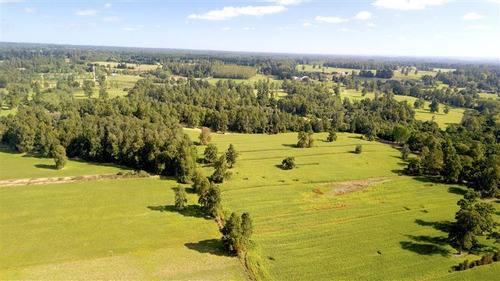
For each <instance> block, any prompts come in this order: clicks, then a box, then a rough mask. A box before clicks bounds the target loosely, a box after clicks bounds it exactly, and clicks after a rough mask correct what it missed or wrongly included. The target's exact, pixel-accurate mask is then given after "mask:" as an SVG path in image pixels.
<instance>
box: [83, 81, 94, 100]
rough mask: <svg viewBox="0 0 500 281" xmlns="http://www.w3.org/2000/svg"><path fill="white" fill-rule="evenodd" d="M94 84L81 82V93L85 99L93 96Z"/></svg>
mask: <svg viewBox="0 0 500 281" xmlns="http://www.w3.org/2000/svg"><path fill="white" fill-rule="evenodd" d="M94 86H95V85H94V82H93V81H91V80H84V81H83V92H84V93H85V96H86V97H87V98H89V99H90V98H91V97H92V96H93V95H94Z"/></svg>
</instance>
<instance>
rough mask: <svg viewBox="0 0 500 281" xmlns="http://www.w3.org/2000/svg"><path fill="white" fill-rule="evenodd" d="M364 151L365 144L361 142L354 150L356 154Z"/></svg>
mask: <svg viewBox="0 0 500 281" xmlns="http://www.w3.org/2000/svg"><path fill="white" fill-rule="evenodd" d="M362 151H363V146H362V145H361V144H358V145H356V149H355V150H354V152H355V153H356V154H361V152H362Z"/></svg>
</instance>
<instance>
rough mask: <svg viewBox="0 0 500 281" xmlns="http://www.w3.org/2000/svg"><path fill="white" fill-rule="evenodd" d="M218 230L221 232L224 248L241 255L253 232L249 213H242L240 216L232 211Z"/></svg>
mask: <svg viewBox="0 0 500 281" xmlns="http://www.w3.org/2000/svg"><path fill="white" fill-rule="evenodd" d="M220 231H221V233H222V243H223V244H224V247H225V248H226V250H227V251H229V252H230V253H232V254H235V255H238V256H241V255H242V254H243V253H244V252H245V251H246V249H247V248H248V245H249V244H250V237H251V236H252V233H253V223H252V219H251V218H250V214H248V213H243V214H242V215H241V217H240V216H238V215H237V214H236V213H232V214H231V216H230V217H229V219H228V220H227V221H226V224H225V225H224V227H223V228H222V229H221V230H220Z"/></svg>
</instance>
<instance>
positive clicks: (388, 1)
mask: <svg viewBox="0 0 500 281" xmlns="http://www.w3.org/2000/svg"><path fill="white" fill-rule="evenodd" d="M449 1H450V0H376V1H375V2H373V3H372V5H373V6H375V7H377V8H379V9H390V10H402V11H408V10H424V9H426V8H427V7H428V6H439V5H442V4H445V3H447V2H449Z"/></svg>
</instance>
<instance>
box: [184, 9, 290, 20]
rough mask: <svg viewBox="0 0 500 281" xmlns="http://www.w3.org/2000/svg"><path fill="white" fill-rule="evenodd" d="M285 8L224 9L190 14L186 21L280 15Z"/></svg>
mask: <svg viewBox="0 0 500 281" xmlns="http://www.w3.org/2000/svg"><path fill="white" fill-rule="evenodd" d="M284 10H285V6H246V7H224V8H222V10H213V11H210V12H208V13H205V14H201V15H196V14H191V15H189V16H188V19H201V20H228V19H232V18H235V17H239V16H254V17H257V16H263V15H269V14H277V13H281V12H283V11H284Z"/></svg>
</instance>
